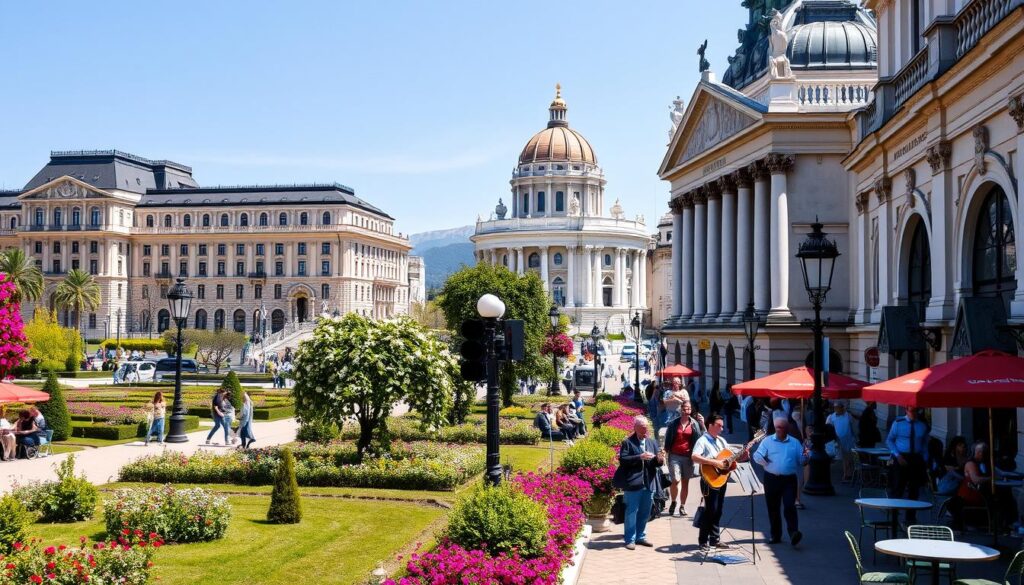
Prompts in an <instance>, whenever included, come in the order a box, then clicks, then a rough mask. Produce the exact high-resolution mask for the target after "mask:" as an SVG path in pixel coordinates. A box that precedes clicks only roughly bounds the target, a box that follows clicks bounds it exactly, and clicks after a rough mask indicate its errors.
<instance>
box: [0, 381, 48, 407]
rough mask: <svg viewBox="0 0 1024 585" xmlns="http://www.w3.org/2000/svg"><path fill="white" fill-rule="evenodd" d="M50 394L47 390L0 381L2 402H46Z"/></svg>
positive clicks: (0, 398) (0, 402)
mask: <svg viewBox="0 0 1024 585" xmlns="http://www.w3.org/2000/svg"><path fill="white" fill-rule="evenodd" d="M49 399H50V395H49V394H47V393H46V392H41V391H39V390H34V389H32V388H26V387H24V386H17V385H15V384H9V383H7V382H0V404H4V403H7V402H46V401H47V400H49Z"/></svg>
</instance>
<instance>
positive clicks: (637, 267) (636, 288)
mask: <svg viewBox="0 0 1024 585" xmlns="http://www.w3.org/2000/svg"><path fill="white" fill-rule="evenodd" d="M646 253H647V252H646V251H645V250H637V251H636V253H635V256H634V258H633V306H634V307H636V308H641V307H643V306H644V281H645V279H646V274H645V271H644V267H645V261H644V258H645V256H644V255H645V254H646Z"/></svg>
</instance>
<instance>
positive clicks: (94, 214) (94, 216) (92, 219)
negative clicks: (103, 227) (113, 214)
mask: <svg viewBox="0 0 1024 585" xmlns="http://www.w3.org/2000/svg"><path fill="white" fill-rule="evenodd" d="M122 213H124V212H123V211H122ZM89 225H91V226H97V225H100V208H99V207H93V208H92V209H90V210H89Z"/></svg>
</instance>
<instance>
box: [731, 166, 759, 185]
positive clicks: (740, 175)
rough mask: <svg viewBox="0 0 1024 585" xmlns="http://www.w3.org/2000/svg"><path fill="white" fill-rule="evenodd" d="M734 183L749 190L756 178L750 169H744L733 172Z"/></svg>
mask: <svg viewBox="0 0 1024 585" xmlns="http://www.w3.org/2000/svg"><path fill="white" fill-rule="evenodd" d="M732 181H733V182H734V183H736V186H737V187H747V188H749V187H750V186H751V183H753V182H754V176H753V174H752V173H751V172H750V167H742V168H739V169H736V170H735V171H733V173H732Z"/></svg>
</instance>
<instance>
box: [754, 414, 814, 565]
mask: <svg viewBox="0 0 1024 585" xmlns="http://www.w3.org/2000/svg"><path fill="white" fill-rule="evenodd" d="M773 423H774V425H775V435H774V436H772V437H771V438H769V439H765V440H764V441H762V442H761V445H760V446H759V447H758V448H757V451H756V452H755V453H754V461H755V462H756V463H758V464H759V465H761V466H762V467H764V501H765V503H766V504H767V505H768V522H769V524H771V537H770V538H769V540H768V544H777V543H779V542H780V541H781V540H782V519H781V518H779V505H780V504H781V505H782V509H783V513H784V514H785V516H786V528H787V529H788V532H789V542H790V543H792V545H793V546H796V545H798V544H800V540H801V539H802V538H803V534H801V532H800V526H799V521H798V519H797V512H796V496H797V478H796V475H797V474H798V473H802V472H803V466H804V465H807V459H808V451H807V449H806V448H805V447H804V446H803V445H802V444H801V443H800V441H798V440H796V439H795V438H793V437H791V436H790V435H789V419H788V418H787V417H785V416H781V417H775V419H774V420H773Z"/></svg>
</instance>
